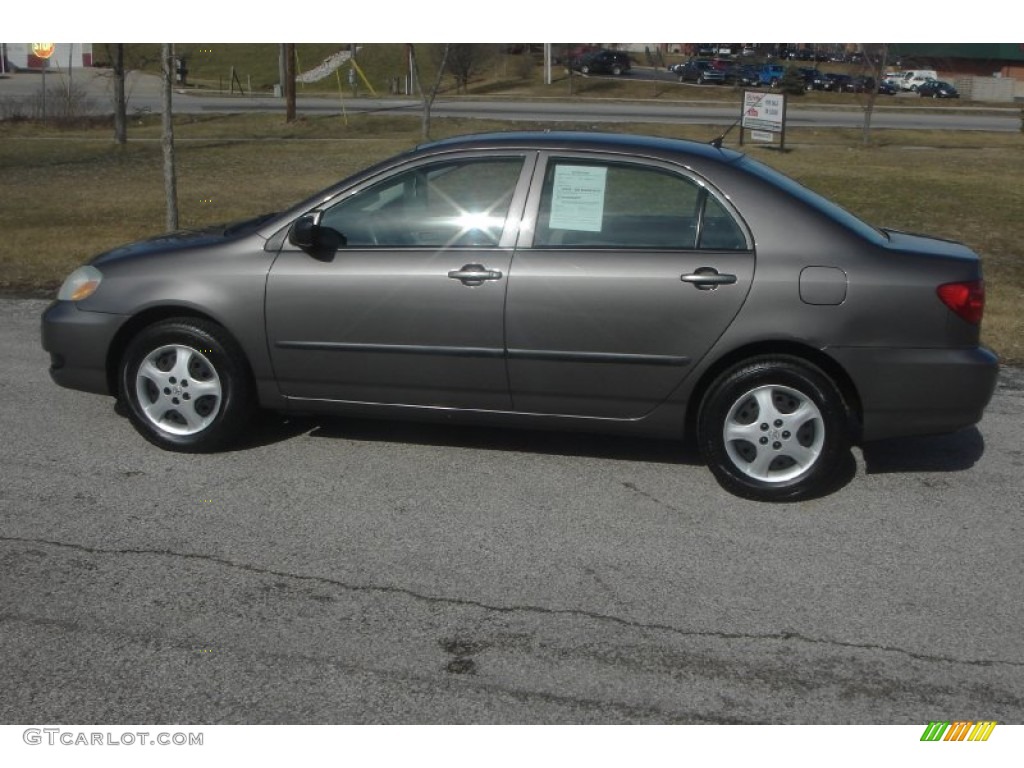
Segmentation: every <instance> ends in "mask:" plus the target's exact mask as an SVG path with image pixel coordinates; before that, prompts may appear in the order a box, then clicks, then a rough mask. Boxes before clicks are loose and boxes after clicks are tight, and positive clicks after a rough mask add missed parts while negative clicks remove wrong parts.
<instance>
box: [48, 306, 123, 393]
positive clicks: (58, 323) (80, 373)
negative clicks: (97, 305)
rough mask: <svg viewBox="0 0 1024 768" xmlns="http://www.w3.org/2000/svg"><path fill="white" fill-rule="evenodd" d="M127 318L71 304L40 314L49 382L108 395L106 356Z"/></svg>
mask: <svg viewBox="0 0 1024 768" xmlns="http://www.w3.org/2000/svg"><path fill="white" fill-rule="evenodd" d="M126 319H127V318H126V317H125V316H124V315H111V314H106V313H104V312H86V311H84V310H81V309H79V308H78V306H77V305H76V304H75V303H74V302H70V301H55V302H53V303H52V304H51V305H50V306H49V307H47V308H46V310H45V311H44V312H43V318H42V341H43V349H45V350H46V351H47V352H49V353H50V378H52V379H53V380H54V381H55V382H56V383H57V384H59V385H60V386H62V387H67V388H68V389H79V390H82V391H84V392H95V393H96V394H101V395H109V394H113V392H111V391H110V386H109V384H108V382H107V352H108V350H109V349H110V345H111V342H112V341H113V339H114V335H115V334H116V333H117V331H118V329H119V328H120V327H121V325H122V324H123V323H124V321H125V320H126Z"/></svg>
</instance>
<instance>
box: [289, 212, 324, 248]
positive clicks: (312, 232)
mask: <svg viewBox="0 0 1024 768" xmlns="http://www.w3.org/2000/svg"><path fill="white" fill-rule="evenodd" d="M319 240H320V214H319V213H307V214H305V215H303V216H300V217H299V218H298V219H296V220H295V223H294V224H292V226H291V229H290V230H288V242H289V243H291V244H292V245H296V246H298V247H299V248H301V249H302V250H304V251H311V250H314V249H315V248H316V247H317V245H318V244H319Z"/></svg>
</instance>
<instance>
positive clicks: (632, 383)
mask: <svg viewBox="0 0 1024 768" xmlns="http://www.w3.org/2000/svg"><path fill="white" fill-rule="evenodd" d="M983 305H984V283H983V282H982V279H981V265H980V261H979V259H978V257H977V255H976V254H974V253H973V252H972V251H971V250H969V249H968V248H966V247H965V246H963V245H960V244H957V243H952V242H948V241H945V240H938V239H933V238H928V237H924V236H921V235H910V234H905V233H900V232H894V231H887V230H879V229H875V228H873V227H871V226H869V225H867V224H865V223H864V222H862V221H860V220H858V219H857V218H855V217H854V216H852V215H851V214H849V213H848V212H846V211H844V210H843V209H841V208H839V207H837V206H836V205H834V204H832V203H830V202H829V201H827V200H826V199H824V198H822V197H820V196H818V195H816V194H815V193H813V192H811V191H810V190H808V189H806V188H805V187H802V186H801V185H799V184H797V183H796V182H794V181H792V180H791V179H789V178H787V177H785V176H783V175H781V174H779V173H777V172H776V171H774V170H772V169H770V168H768V167H767V166H765V165H763V164H761V163H759V162H757V161H755V160H753V159H752V158H749V157H746V156H744V155H742V154H739V153H737V152H734V151H731V150H727V149H722V148H719V147H716V146H709V145H703V144H695V143H691V142H684V141H676V140H669V139H655V138H643V137H635V136H620V135H610V134H584V133H518V132H511V133H503V134H488V135H478V136H467V137H461V138H456V139H449V140H445V141H439V142H434V143H431V144H426V145H423V146H421V147H418V148H416V149H415V150H414V151H411V152H408V153H406V154H403V155H401V156H398V157H395V158H393V159H391V160H388V161H386V162H384V163H381V164H378V165H376V166H374V167H372V168H370V169H368V170H366V171H364V172H362V173H360V174H358V175H356V176H354V177H352V178H349V179H347V180H345V181H343V182H341V183H339V184H338V185H336V186H334V187H331V188H330V189H327V190H325V191H323V192H320V193H318V194H317V195H315V196H313V197H312V198H310V199H308V200H306V201H304V202H302V203H300V204H298V205H297V206H295V207H293V208H292V209H290V210H288V211H285V212H283V213H276V214H271V215H267V216H262V217H259V218H257V219H253V220H251V221H246V222H241V223H239V224H236V225H233V226H230V227H227V228H219V229H216V230H209V231H203V232H175V233H172V234H168V235H164V236H161V237H157V238H155V239H152V240H148V241H145V242H141V243H136V244H132V245H127V246H124V247H122V248H117V249H115V250H113V251H110V252H108V253H105V254H102V255H100V256H98V257H96V258H95V259H93V260H92V261H91V263H89V264H88V265H86V266H83V267H80V268H79V269H78V270H76V271H75V272H74V273H72V274H71V275H70V276H69V277H68V279H67V280H66V282H65V283H64V285H63V287H62V288H61V290H60V293H59V295H58V298H57V300H56V301H55V302H54V303H53V304H52V305H51V306H50V307H49V308H48V309H47V310H46V312H45V314H44V316H43V321H42V335H43V346H44V347H45V349H46V350H47V351H49V353H50V355H51V369H50V370H51V375H52V377H53V379H54V381H56V382H57V383H58V384H60V385H62V386H66V387H71V388H74V389H81V390H85V391H89V392H95V393H101V394H106V395H113V396H114V397H116V398H118V399H119V400H120V401H121V403H122V404H123V406H124V408H125V410H126V412H127V414H128V415H129V417H130V419H131V421H132V423H133V425H134V426H135V428H136V429H137V430H138V431H139V432H140V433H141V435H142V436H143V437H145V438H146V439H147V440H149V441H150V442H152V443H154V444H156V445H158V446H160V447H161V448H165V449H169V450H178V451H193V452H198V451H211V450H217V449H221V448H223V447H225V446H227V445H229V444H231V443H232V442H233V441H235V440H236V439H237V438H238V437H239V436H240V433H242V432H243V431H244V430H245V429H246V425H247V423H248V421H249V419H250V417H251V415H252V413H253V411H254V410H255V409H256V408H266V409H273V410H279V411H293V412H304V413H329V414H341V415H346V414H347V415H358V416H373V417H383V418H415V419H421V418H426V419H441V420H450V421H464V422H470V423H485V424H494V425H504V426H517V427H526V428H553V429H568V430H593V431H607V432H619V433H632V434H641V435H648V436H652V437H667V438H675V439H682V438H684V437H692V438H694V439H695V440H696V443H697V444H698V446H699V448H700V450H701V451H702V453H703V455H704V457H705V459H706V461H707V463H708V465H709V467H710V468H711V470H712V472H713V473H714V474H715V476H716V478H717V479H718V480H719V482H720V483H721V484H722V485H723V486H724V487H726V488H727V489H729V490H730V491H732V492H734V493H737V494H740V495H743V496H747V497H750V498H756V499H764V500H796V499H802V498H808V497H812V496H815V495H820V494H823V493H827V492H829V491H830V490H832V489H833V488H834V487H835V485H836V478H837V474H838V472H839V470H840V468H841V466H842V464H843V462H844V459H845V458H846V457H847V455H848V451H849V447H850V445H851V443H854V442H859V441H867V440H874V439H879V438H887V437H894V436H900V435H920V434H931V433H941V432H948V431H952V430H956V429H960V428H962V427H966V426H969V425H972V424H975V423H976V422H977V421H978V420H979V419H980V418H981V415H982V410H983V409H984V407H985V406H986V404H987V403H988V401H989V398H990V397H991V395H992V392H993V389H994V387H995V381H996V373H997V368H998V364H997V360H996V357H995V356H994V355H993V354H992V353H991V352H990V351H988V350H987V349H985V348H984V347H981V346H980V345H979V326H980V322H981V315H982V311H983Z"/></svg>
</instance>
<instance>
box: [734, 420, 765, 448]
mask: <svg viewBox="0 0 1024 768" xmlns="http://www.w3.org/2000/svg"><path fill="white" fill-rule="evenodd" d="M759 437H761V428H760V427H759V426H758V422H756V421H755V422H754V423H753V424H737V423H736V422H732V421H731V422H729V423H728V424H726V425H725V441H726V442H731V441H733V440H746V441H747V442H748V443H756V442H757V439H758V438H759Z"/></svg>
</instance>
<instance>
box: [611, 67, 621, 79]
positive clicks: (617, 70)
mask: <svg viewBox="0 0 1024 768" xmlns="http://www.w3.org/2000/svg"><path fill="white" fill-rule="evenodd" d="M612 74H613V75H615V76H616V77H618V76H619V75H621V74H622V67H620V66H619V65H618V64H616V65H615V66H614V67H612Z"/></svg>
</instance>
